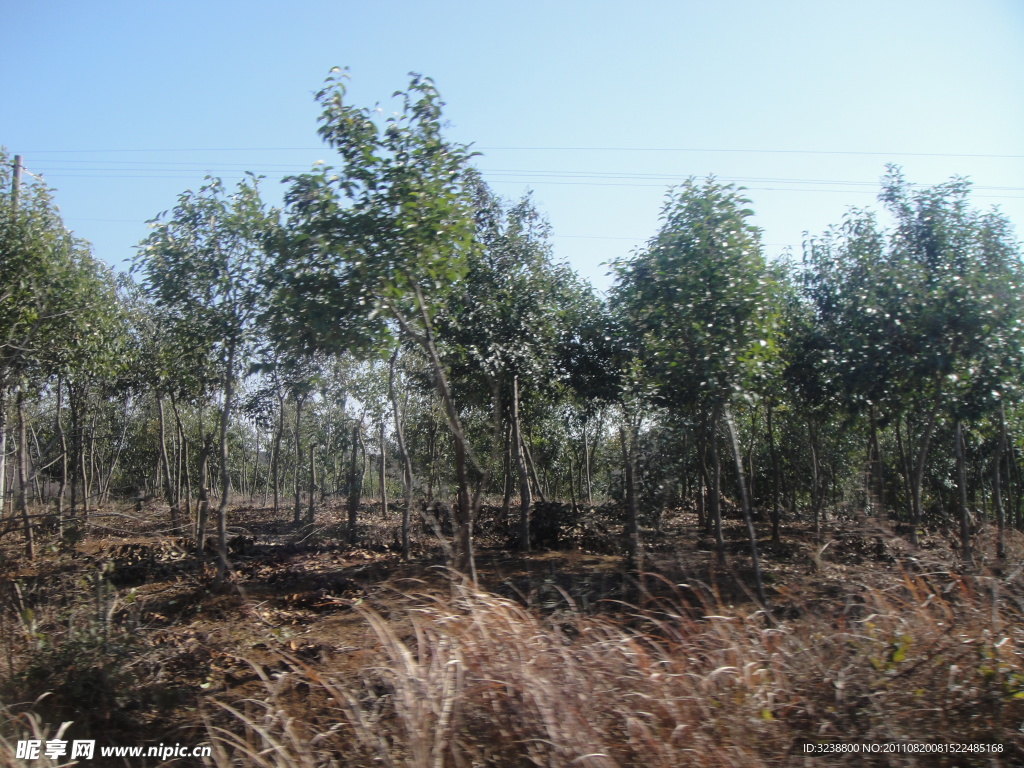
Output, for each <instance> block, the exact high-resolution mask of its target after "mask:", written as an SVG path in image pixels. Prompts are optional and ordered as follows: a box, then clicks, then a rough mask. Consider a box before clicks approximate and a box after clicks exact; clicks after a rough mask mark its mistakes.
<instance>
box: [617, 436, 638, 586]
mask: <svg viewBox="0 0 1024 768" xmlns="http://www.w3.org/2000/svg"><path fill="white" fill-rule="evenodd" d="M629 422H630V423H629V428H628V429H627V428H626V426H625V425H622V426H620V427H619V441H620V442H621V443H622V464H623V471H624V475H623V478H624V482H625V491H626V530H625V531H624V533H625V535H626V555H627V568H629V569H630V570H635V571H641V570H643V563H642V562H641V557H640V519H639V517H640V516H639V514H638V510H637V503H636V472H635V461H636V427H635V426H634V425H633V423H632V418H629Z"/></svg>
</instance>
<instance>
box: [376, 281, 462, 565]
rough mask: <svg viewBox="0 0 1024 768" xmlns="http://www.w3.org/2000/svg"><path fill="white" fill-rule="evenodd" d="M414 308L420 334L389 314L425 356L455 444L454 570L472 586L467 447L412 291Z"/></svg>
mask: <svg viewBox="0 0 1024 768" xmlns="http://www.w3.org/2000/svg"><path fill="white" fill-rule="evenodd" d="M416 294H417V307H418V310H419V314H420V316H421V318H422V320H423V333H419V332H417V331H416V330H414V329H413V328H412V327H411V326H410V325H409V323H408V321H407V320H406V318H405V316H404V315H403V314H402V313H401V312H400V311H398V310H397V308H395V307H393V306H392V307H391V309H392V314H393V315H394V317H395V319H396V320H397V321H398V324H399V325H400V326H401V328H402V330H403V332H405V333H406V334H407V335H408V336H409V337H410V338H412V339H413V340H415V341H416V343H417V344H419V346H420V348H421V349H423V351H424V352H425V353H426V355H427V359H428V360H429V362H430V367H431V370H432V372H433V374H434V388H435V390H436V391H437V394H438V396H439V397H440V399H441V405H442V407H443V408H444V413H445V418H446V419H447V421H448V428H449V430H450V431H451V433H452V438H453V440H454V443H455V446H454V447H455V477H456V481H457V483H458V486H459V490H458V505H457V507H456V515H455V516H456V523H457V525H458V535H457V538H456V551H455V562H454V563H453V565H454V567H455V568H456V570H459V571H462V572H464V573H467V574H468V575H469V577H470V579H471V580H472V581H473V582H476V563H475V561H474V558H473V517H474V515H475V510H474V509H473V505H472V504H471V502H470V497H469V473H468V471H467V460H468V458H469V446H468V443H467V442H466V436H465V433H464V432H463V429H462V421H461V419H460V418H459V413H458V410H457V409H456V407H455V399H454V398H453V397H452V392H451V389H450V388H449V386H448V377H447V376H446V375H445V372H444V366H443V365H442V364H441V358H440V356H439V355H438V353H437V348H436V347H435V345H434V339H433V328H432V325H431V321H430V315H429V314H428V312H427V306H426V302H425V301H424V300H423V295H422V293H421V292H420V291H419V288H418V287H417V289H416Z"/></svg>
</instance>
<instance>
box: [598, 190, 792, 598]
mask: <svg viewBox="0 0 1024 768" xmlns="http://www.w3.org/2000/svg"><path fill="white" fill-rule="evenodd" d="M749 202H750V201H749V200H747V199H746V198H745V197H743V195H742V193H741V190H738V189H736V188H735V187H734V186H733V185H731V184H720V183H718V182H717V181H715V180H714V179H712V178H709V179H707V180H706V181H704V182H703V183H698V182H697V181H696V180H695V179H690V180H688V181H687V182H686V183H684V184H683V185H682V186H680V187H678V188H676V189H674V190H671V191H670V192H669V194H668V197H667V200H666V202H665V205H664V208H663V209H662V226H661V229H660V231H659V232H658V234H657V235H656V236H655V237H654V238H653V239H652V240H651V242H650V243H649V244H648V246H647V248H646V249H644V250H643V251H641V252H640V253H638V254H636V255H635V256H634V258H632V259H631V260H628V261H626V262H622V263H620V264H619V265H618V267H617V269H618V278H619V281H618V284H617V286H616V290H615V299H616V301H617V302H618V303H619V304H620V305H621V306H622V307H623V313H624V316H625V317H626V318H627V322H628V323H629V325H630V326H631V328H632V330H633V333H634V334H635V335H636V337H637V341H638V348H639V350H640V355H641V358H642V360H643V363H644V368H645V371H646V372H647V375H648V376H649V377H650V380H651V384H652V388H653V390H654V392H655V399H656V401H657V402H659V404H662V405H664V406H666V407H669V408H675V409H690V410H694V409H696V410H699V411H702V412H704V413H710V427H709V429H710V433H711V443H712V446H711V451H710V453H711V460H712V463H713V472H712V488H711V505H712V520H713V523H714V526H715V535H716V539H717V541H718V547H719V553H720V556H721V555H722V554H724V542H723V539H722V533H721V514H720V509H719V495H720V489H719V488H718V487H717V485H718V482H717V478H718V477H719V475H720V464H719V461H720V459H719V456H718V451H717V439H716V435H717V431H718V429H719V428H720V425H721V423H722V421H723V418H724V420H725V423H726V426H727V427H728V428H729V432H730V437H731V438H734V436H733V434H732V433H733V420H732V419H731V417H729V406H730V401H731V399H732V398H733V396H734V395H735V393H736V392H737V391H741V390H742V389H743V387H744V385H745V384H746V381H747V378H748V376H749V371H750V369H751V368H754V369H756V368H758V367H760V366H763V358H764V356H765V354H766V352H767V350H770V349H771V343H770V341H769V340H770V338H771V336H772V327H771V318H772V316H773V312H772V307H771V303H772V302H771V299H772V290H771V287H770V276H769V274H768V271H767V270H766V267H765V262H764V257H763V255H762V253H761V245H760V231H759V230H758V229H757V227H755V226H754V225H753V224H752V223H751V222H750V218H751V216H752V215H753V212H752V211H751V210H750V209H749V208H747V205H748V204H749ZM730 443H731V444H732V445H733V446H734V447H737V446H738V444H737V442H736V440H735V439H730ZM736 465H737V470H740V469H741V468H742V462H741V461H740V460H739V459H738V457H737V462H736ZM737 482H738V483H739V484H740V485H743V483H744V478H743V476H742V474H738V476H737ZM743 495H744V496H745V495H746V494H745V493H744V494H743ZM744 517H745V518H746V519H747V521H748V531H749V534H750V549H751V557H752V559H753V563H754V572H755V580H756V582H757V584H756V586H757V590H758V594H759V596H760V597H762V599H763V587H762V583H761V573H760V564H759V556H758V550H757V539H756V535H755V534H754V529H753V526H752V525H750V509H749V507H748V506H747V505H746V504H744Z"/></svg>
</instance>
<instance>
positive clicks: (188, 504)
mask: <svg viewBox="0 0 1024 768" xmlns="http://www.w3.org/2000/svg"><path fill="white" fill-rule="evenodd" d="M171 411H172V412H173V413H174V425H175V428H176V429H177V431H178V444H179V445H180V446H181V468H182V474H183V475H184V477H183V478H179V481H180V482H183V483H184V489H185V493H184V496H185V516H186V517H187V518H188V519H190V520H191V519H192V477H191V470H190V469H189V464H188V438H187V437H186V436H185V426H184V425H183V424H182V423H181V413H180V412H179V411H178V401H177V398H175V397H174V395H173V394H172V395H171ZM179 504H180V500H179Z"/></svg>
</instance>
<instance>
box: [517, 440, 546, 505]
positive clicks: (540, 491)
mask: <svg viewBox="0 0 1024 768" xmlns="http://www.w3.org/2000/svg"><path fill="white" fill-rule="evenodd" d="M519 437H520V443H522V446H523V452H524V453H525V454H526V466H527V468H529V470H530V477H531V478H533V487H534V490H536V491H537V496H539V497H540V500H541V501H542V502H544V501H547V499H546V498H545V496H544V487H543V486H542V485H541V484H540V478H539V477H537V465H536V464H534V463H533V454H532V453H530V444H529V443H528V442H527V441H526V438H525V436H524V435H523V430H522V428H520V430H519Z"/></svg>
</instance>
